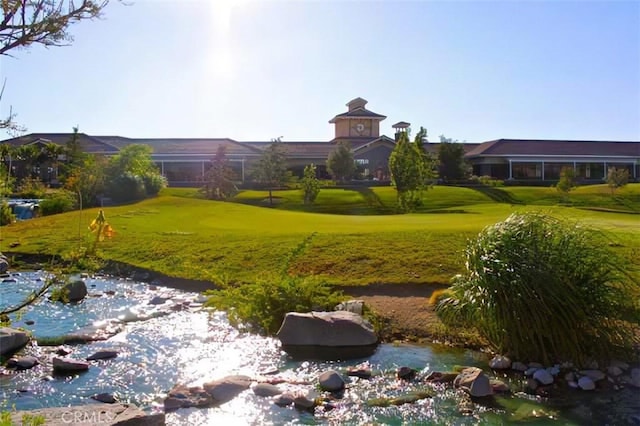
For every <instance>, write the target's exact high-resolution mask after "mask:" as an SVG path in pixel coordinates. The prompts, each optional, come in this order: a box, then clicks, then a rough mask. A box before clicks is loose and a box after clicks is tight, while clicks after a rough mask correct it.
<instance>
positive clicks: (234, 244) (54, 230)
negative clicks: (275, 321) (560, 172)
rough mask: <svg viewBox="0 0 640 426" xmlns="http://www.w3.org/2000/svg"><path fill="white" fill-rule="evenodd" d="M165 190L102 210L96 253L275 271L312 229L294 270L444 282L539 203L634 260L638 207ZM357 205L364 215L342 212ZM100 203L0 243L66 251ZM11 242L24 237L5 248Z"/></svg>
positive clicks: (187, 271)
mask: <svg viewBox="0 0 640 426" xmlns="http://www.w3.org/2000/svg"><path fill="white" fill-rule="evenodd" d="M373 192H374V193H375V194H377V196H378V199H379V200H380V201H379V202H378V204H379V205H378V207H376V208H379V209H384V208H385V206H386V203H389V202H391V200H392V198H393V197H392V196H393V195H394V194H393V192H392V189H391V188H374V191H373ZM167 193H170V194H174V195H161V196H159V197H157V198H154V199H150V200H146V201H143V202H140V203H136V204H130V205H126V206H117V207H108V208H105V209H104V210H105V214H106V217H107V220H108V221H109V222H110V223H111V225H112V226H113V227H114V228H115V231H116V234H115V237H114V238H113V239H112V240H107V241H104V242H103V243H102V244H101V245H100V252H101V255H102V257H104V258H106V259H113V260H117V261H121V262H126V263H129V264H132V265H135V266H138V267H144V268H148V269H152V270H156V271H158V272H162V273H164V274H167V275H169V276H175V277H183V278H190V279H199V280H215V279H216V278H218V277H222V276H225V277H227V278H229V279H231V280H233V281H250V280H252V279H254V277H255V276H256V275H258V274H263V273H268V272H272V271H277V270H278V269H279V267H280V265H281V264H282V261H283V259H284V257H285V256H286V255H287V253H289V252H290V250H291V249H293V248H294V247H296V246H297V245H298V244H299V243H300V242H301V241H302V239H303V238H304V237H306V236H308V235H310V234H311V233H316V236H315V238H314V239H313V241H312V243H311V244H310V246H309V248H308V249H307V251H305V252H304V253H303V254H302V255H301V256H299V257H298V258H296V259H295V261H294V262H293V263H292V265H291V272H293V273H300V274H316V275H319V276H322V277H324V278H326V279H327V280H328V281H330V282H331V283H333V284H338V285H356V284H370V283H377V282H382V283H407V282H414V283H447V282H448V281H449V279H450V277H451V276H452V275H454V274H455V273H458V272H460V271H462V269H463V267H464V265H463V260H462V259H463V258H462V253H463V250H464V247H465V244H466V241H467V239H469V238H472V237H473V236H474V235H476V234H477V232H479V231H480V230H481V229H482V228H483V227H485V226H487V225H490V224H493V223H495V222H497V221H500V220H502V219H504V218H506V217H507V216H508V215H509V214H510V213H511V212H514V211H518V210H521V209H536V210H545V211H546V210H548V211H550V212H552V213H554V214H557V215H559V216H565V217H575V218H576V219H578V220H580V221H582V222H583V223H586V224H589V225H592V226H594V227H597V228H600V229H603V230H606V231H607V232H610V234H611V236H612V238H614V239H615V240H616V241H618V243H619V244H618V245H616V247H615V249H616V250H621V251H623V252H624V253H625V254H626V255H627V256H628V258H629V259H630V260H631V261H632V262H635V263H636V264H639V263H640V262H638V260H639V259H640V256H639V253H640V217H639V216H637V215H632V214H620V213H607V212H599V211H590V210H581V209H575V208H570V207H558V206H520V205H510V204H505V203H493V202H490V200H489V199H488V198H487V197H486V196H485V195H483V194H481V193H478V192H477V191H473V190H470V189H467V188H452V187H436V188H434V189H433V190H430V191H429V192H427V194H426V197H427V198H429V197H430V196H431V197H432V198H433V200H431V204H430V205H431V206H434V207H433V209H432V211H433V210H438V211H439V212H438V213H430V214H420V213H416V214H409V215H390V214H386V215H374V214H373V211H375V209H376V208H374V207H372V206H369V205H370V204H371V199H372V198H371V196H370V194H364V195H363V194H362V193H361V192H354V191H346V190H340V189H331V190H323V191H322V192H321V197H322V196H323V197H327V199H325V200H324V201H323V199H322V198H320V199H319V200H318V205H319V206H322V205H324V206H325V207H324V208H325V209H327V210H328V209H329V207H330V206H334V208H335V210H336V211H338V212H340V213H342V214H320V213H313V212H299V211H294V210H295V208H294V206H300V205H301V202H300V198H299V197H300V194H299V192H296V191H283V192H278V193H277V194H278V197H280V199H282V200H283V201H282V202H281V203H279V204H278V205H277V207H276V208H264V207H256V206H252V205H247V204H251V203H252V202H256V201H257V202H258V203H262V200H263V199H264V198H263V196H264V193H261V192H254V191H246V192H243V193H241V194H240V196H239V199H238V201H240V200H241V199H244V200H245V203H247V204H243V203H240V202H236V203H231V202H215V201H208V200H202V199H199V198H198V197H197V195H196V192H195V191H194V190H186V189H185V190H182V189H181V190H176V189H171V190H170V191H167ZM323 193H324V195H323ZM165 194H166V193H165ZM175 194H180V196H175ZM633 194H634V192H633V191H632V194H631V197H633V196H634V195H633ZM466 197H468V198H466ZM465 199H467V200H468V202H467V203H465ZM296 200H298V201H296ZM367 200H369V201H367ZM631 202H633V201H631ZM287 205H289V210H287V209H285V206H287ZM356 206H360V207H359V208H361V209H364V210H365V211H367V213H368V214H367V215H354V214H351V215H347V214H345V213H344V212H346V211H347V210H349V209H356ZM367 206H369V207H367ZM97 211H98V210H97V209H91V210H85V211H83V212H77V211H76V212H70V213H65V214H61V215H55V216H48V217H42V218H37V219H33V220H29V221H24V222H20V223H16V224H13V225H10V226H5V227H2V228H0V249H1V250H2V251H3V252H11V251H16V252H21V253H31V254H34V253H35V254H41V255H45V256H46V255H62V254H65V253H68V252H70V251H71V250H73V249H76V248H77V247H78V246H79V245H80V242H81V240H84V239H85V238H86V236H87V234H88V231H87V226H88V224H89V223H90V222H91V220H92V219H93V218H94V217H95V216H96V214H97ZM14 242H19V243H20V245H19V246H18V247H16V248H9V245H10V244H11V243H14ZM85 244H86V243H85Z"/></svg>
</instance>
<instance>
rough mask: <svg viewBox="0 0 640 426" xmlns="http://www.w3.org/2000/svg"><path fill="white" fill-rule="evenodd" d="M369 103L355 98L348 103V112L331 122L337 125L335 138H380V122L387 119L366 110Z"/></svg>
mask: <svg viewBox="0 0 640 426" xmlns="http://www.w3.org/2000/svg"><path fill="white" fill-rule="evenodd" d="M365 105H367V101H366V100H365V99H362V98H355V99H353V100H352V101H350V102H348V103H347V108H348V110H347V112H344V113H342V114H338V115H336V116H335V117H333V118H332V119H331V120H329V123H331V124H333V125H335V138H336V139H337V138H377V137H379V136H380V122H381V121H382V120H384V119H385V118H387V117H386V116H384V115H380V114H376V113H375V112H373V111H369V110H368V109H366V108H365Z"/></svg>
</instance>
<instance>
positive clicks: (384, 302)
mask: <svg viewBox="0 0 640 426" xmlns="http://www.w3.org/2000/svg"><path fill="white" fill-rule="evenodd" d="M439 288H444V287H438V286H433V285H428V284H372V285H367V286H357V287H344V288H341V289H342V290H343V291H344V292H345V294H347V295H349V296H352V297H354V298H357V299H361V300H363V301H364V302H365V304H366V305H368V306H369V307H370V308H372V309H373V310H374V311H375V312H376V314H378V316H379V317H380V318H382V320H383V332H382V337H383V339H384V340H385V341H393V340H409V341H421V340H429V339H431V338H432V337H433V330H434V328H437V327H438V326H439V325H440V324H441V323H440V320H439V319H438V317H437V316H436V314H435V312H434V311H433V308H432V307H430V306H429V305H428V301H429V297H430V296H431V294H432V293H433V291H434V290H437V289H439Z"/></svg>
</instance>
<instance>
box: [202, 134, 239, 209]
mask: <svg viewBox="0 0 640 426" xmlns="http://www.w3.org/2000/svg"><path fill="white" fill-rule="evenodd" d="M232 178H233V170H231V167H230V166H229V160H228V159H227V147H226V146H225V145H220V146H218V149H217V150H216V155H215V157H214V158H213V161H212V163H211V168H210V169H209V170H208V171H207V174H206V176H205V184H204V186H203V187H202V191H203V192H204V193H205V196H206V197H207V198H209V199H211V200H224V199H226V198H229V197H231V196H233V195H234V194H235V193H236V192H237V191H238V188H237V187H236V185H235V184H234V183H233V180H232Z"/></svg>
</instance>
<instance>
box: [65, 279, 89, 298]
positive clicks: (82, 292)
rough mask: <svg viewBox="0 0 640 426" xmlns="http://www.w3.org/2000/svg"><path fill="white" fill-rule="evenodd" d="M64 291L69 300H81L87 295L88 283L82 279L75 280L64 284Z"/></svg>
mask: <svg viewBox="0 0 640 426" xmlns="http://www.w3.org/2000/svg"><path fill="white" fill-rule="evenodd" d="M62 291H63V294H65V295H66V297H67V300H68V301H69V302H80V301H81V300H82V299H84V298H85V297H86V296H87V285H86V284H85V283H84V281H82V280H75V281H71V282H70V283H67V284H65V285H64V286H62Z"/></svg>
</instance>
